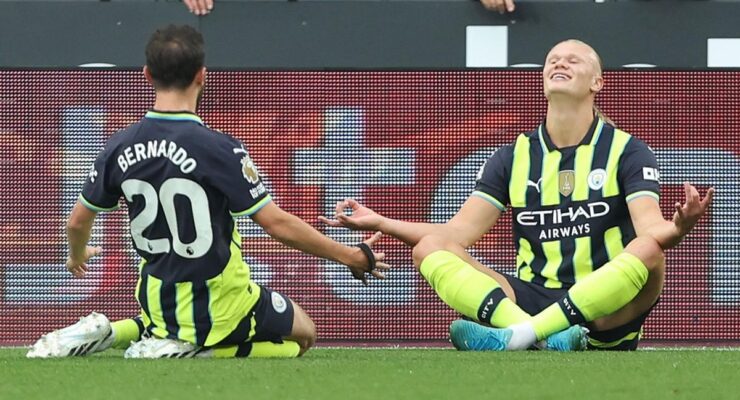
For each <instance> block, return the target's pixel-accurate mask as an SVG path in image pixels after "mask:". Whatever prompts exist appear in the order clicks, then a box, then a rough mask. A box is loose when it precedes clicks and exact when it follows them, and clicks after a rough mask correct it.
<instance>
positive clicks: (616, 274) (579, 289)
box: [531, 252, 649, 339]
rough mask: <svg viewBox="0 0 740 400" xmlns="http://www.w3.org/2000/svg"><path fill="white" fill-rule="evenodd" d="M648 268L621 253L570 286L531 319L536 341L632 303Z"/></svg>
mask: <svg viewBox="0 0 740 400" xmlns="http://www.w3.org/2000/svg"><path fill="white" fill-rule="evenodd" d="M648 275H649V274H648V269H647V267H646V266H645V264H644V263H643V262H642V261H641V260H640V259H639V258H637V257H636V256H634V255H632V254H630V253H627V252H623V253H621V254H619V255H618V256H616V257H615V258H614V259H612V260H611V261H609V262H608V263H606V264H605V265H604V266H602V267H601V268H599V269H597V270H596V271H594V272H592V273H591V274H589V275H587V276H586V277H584V278H583V279H581V280H579V281H578V283H576V284H575V285H573V287H571V288H570V290H569V291H568V294H567V295H566V296H565V297H563V298H562V299H560V300H559V301H558V302H557V303H555V304H553V305H551V306H549V307H548V308H546V309H545V310H543V311H542V312H541V313H539V314H537V315H536V316H534V317H533V318H532V321H531V324H532V327H533V328H534V331H535V333H536V334H537V339H544V338H546V337H547V336H549V335H551V334H553V333H555V332H558V331H561V330H563V329H566V328H567V327H568V326H570V325H575V324H580V323H583V322H588V321H593V320H595V319H597V318H601V317H604V316H607V315H610V314H613V313H614V312H616V311H617V310H619V309H620V308H622V307H624V306H625V305H627V303H629V302H630V301H632V299H634V298H635V296H637V294H638V293H640V290H642V288H643V287H644V286H645V284H646V283H647V280H648Z"/></svg>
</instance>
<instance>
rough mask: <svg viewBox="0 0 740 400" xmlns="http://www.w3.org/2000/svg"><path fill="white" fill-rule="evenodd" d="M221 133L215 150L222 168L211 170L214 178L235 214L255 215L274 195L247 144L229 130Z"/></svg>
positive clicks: (215, 183) (212, 179)
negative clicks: (261, 174) (264, 180)
mask: <svg viewBox="0 0 740 400" xmlns="http://www.w3.org/2000/svg"><path fill="white" fill-rule="evenodd" d="M221 135H223V136H222V138H223V139H224V140H223V141H222V142H221V143H220V145H219V146H218V152H217V154H216V156H217V158H218V159H217V161H216V162H217V163H218V165H219V168H217V170H216V171H214V173H213V174H211V176H210V178H211V181H212V182H213V184H214V185H215V186H216V188H217V189H218V190H219V191H221V192H222V193H223V194H224V195H225V196H226V198H227V199H228V207H229V212H230V213H231V215H232V216H234V217H240V216H249V215H252V214H254V213H256V212H257V211H259V210H260V209H261V208H262V207H264V206H265V205H267V204H268V203H269V202H270V201H272V198H271V197H270V194H269V193H268V192H267V189H266V188H265V185H264V184H263V183H262V179H261V177H260V173H259V170H258V169H257V165H256V164H255V163H254V161H253V160H252V158H251V157H250V155H249V152H248V151H247V149H246V147H244V145H243V144H242V143H241V142H240V141H238V140H236V139H234V138H232V137H230V136H228V135H226V134H221Z"/></svg>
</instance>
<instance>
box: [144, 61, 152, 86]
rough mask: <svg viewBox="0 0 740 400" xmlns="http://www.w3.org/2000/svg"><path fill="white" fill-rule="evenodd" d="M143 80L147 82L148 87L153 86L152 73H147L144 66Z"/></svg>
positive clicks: (147, 69)
mask: <svg viewBox="0 0 740 400" xmlns="http://www.w3.org/2000/svg"><path fill="white" fill-rule="evenodd" d="M144 78H146V81H147V82H149V84H150V85H154V79H152V73H151V72H150V71H149V67H147V66H146V65H145V66H144Z"/></svg>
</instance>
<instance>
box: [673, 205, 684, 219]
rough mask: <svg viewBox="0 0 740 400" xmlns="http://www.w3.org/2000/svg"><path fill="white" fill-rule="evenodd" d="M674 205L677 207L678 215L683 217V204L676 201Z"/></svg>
mask: <svg viewBox="0 0 740 400" xmlns="http://www.w3.org/2000/svg"><path fill="white" fill-rule="evenodd" d="M674 207H675V208H676V213H678V216H679V217H681V218H683V217H684V213H683V205H681V203H678V202H676V204H675V205H674Z"/></svg>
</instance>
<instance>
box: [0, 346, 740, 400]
mask: <svg viewBox="0 0 740 400" xmlns="http://www.w3.org/2000/svg"><path fill="white" fill-rule="evenodd" d="M738 398H740V351H734V350H724V351H723V350H716V349H715V350H711V349H710V350H696V349H690V350H653V351H637V352H631V353H607V352H583V353H554V352H542V351H541V352H516V353H514V352H510V353H462V352H457V351H454V350H452V349H403V348H402V349H362V348H342V349H336V348H318V349H314V350H311V351H310V352H309V353H308V354H307V355H306V356H305V357H303V358H300V359H294V360H265V359H254V360H252V359H229V360H214V359H189V360H126V359H123V355H122V353H121V352H120V351H108V352H105V353H103V354H98V355H94V356H91V357H85V358H67V359H53V360H29V359H26V358H25V349H19V348H14V349H0V399H75V400H77V399H111V400H112V399H127V400H139V399H162V400H165V399H199V400H200V399H220V400H226V399H243V400H257V399H276V400H293V399H312V400H313V399H372V400H387V399H424V400H426V399H451V400H467V399H475V400H478V399H502V400H513V399H568V400H571V399H599V400H601V399H604V400H606V399H628V400H635V399H649V400H658V399H738Z"/></svg>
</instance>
